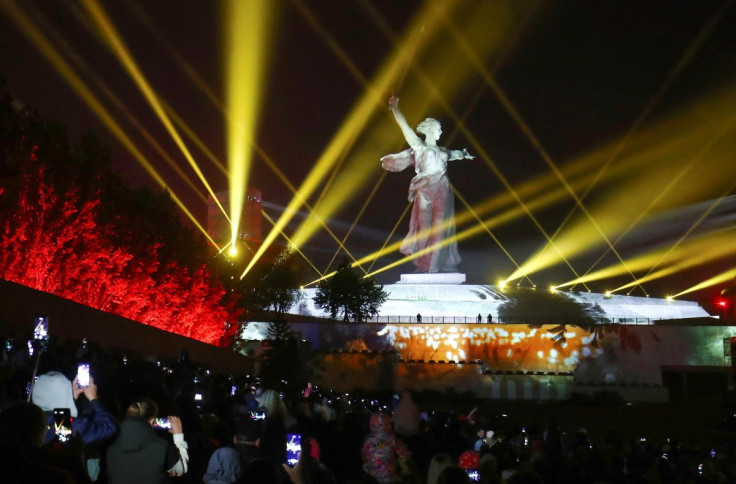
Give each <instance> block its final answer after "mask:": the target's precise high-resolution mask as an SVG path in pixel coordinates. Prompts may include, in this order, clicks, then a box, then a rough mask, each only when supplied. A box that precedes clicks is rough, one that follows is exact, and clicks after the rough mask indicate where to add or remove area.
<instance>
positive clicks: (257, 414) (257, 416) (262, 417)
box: [250, 412, 266, 420]
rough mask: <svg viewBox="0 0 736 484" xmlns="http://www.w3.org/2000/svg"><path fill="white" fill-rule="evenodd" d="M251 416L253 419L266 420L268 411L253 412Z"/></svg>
mask: <svg viewBox="0 0 736 484" xmlns="http://www.w3.org/2000/svg"><path fill="white" fill-rule="evenodd" d="M250 418H252V419H253V420H266V412H251V413H250Z"/></svg>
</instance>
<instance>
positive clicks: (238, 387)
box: [0, 337, 736, 484]
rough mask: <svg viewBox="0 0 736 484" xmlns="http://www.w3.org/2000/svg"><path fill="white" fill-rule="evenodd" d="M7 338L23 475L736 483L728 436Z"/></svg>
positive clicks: (16, 448) (10, 428)
mask: <svg viewBox="0 0 736 484" xmlns="http://www.w3.org/2000/svg"><path fill="white" fill-rule="evenodd" d="M3 341H5V345H4V349H3V355H2V364H1V365H0V469H2V479H1V480H2V482H7V483H16V482H17V483H27V482H49V483H56V482H60V483H89V482H96V483H111V484H117V483H135V484H145V483H159V482H181V483H189V482H192V483H194V482H196V483H200V482H204V483H218V484H219V483H223V484H224V483H285V484H288V483H297V484H300V483H301V484H305V483H315V484H317V483H423V482H426V483H429V484H436V483H468V482H486V483H502V482H508V483H608V482H610V483H639V482H656V483H669V482H672V483H678V482H683V483H689V482H714V483H725V482H736V465H734V464H735V463H736V459H734V453H733V451H732V449H731V448H730V447H729V446H728V445H726V443H723V445H720V446H718V447H711V446H710V445H708V446H707V447H704V446H703V445H699V444H697V443H695V441H692V442H691V441H688V442H678V441H677V440H675V439H671V440H669V441H666V442H658V443H655V442H652V441H650V440H647V439H645V438H637V439H636V440H632V439H630V438H628V437H624V436H622V435H618V434H617V433H616V432H615V431H613V430H611V431H609V432H608V433H605V434H603V435H589V434H588V433H587V432H586V431H585V430H584V429H580V428H577V429H572V430H571V429H563V428H560V427H559V426H558V425H556V424H555V423H554V422H550V421H544V419H543V418H541V416H540V421H539V422H534V423H526V424H527V426H525V423H524V422H518V421H516V420H515V419H514V418H513V417H512V416H507V415H504V416H502V417H501V416H498V415H494V413H493V411H492V408H493V406H492V405H483V404H482V402H474V401H468V402H466V403H465V405H461V406H462V407H463V408H457V409H456V410H448V409H447V408H443V409H439V407H438V408H421V407H422V405H421V404H420V405H417V403H415V402H414V400H413V397H412V394H411V392H409V391H403V392H400V393H397V394H388V395H382V396H378V394H369V393H360V394H358V393H351V394H346V393H338V392H335V391H331V390H329V389H324V388H318V387H316V386H313V385H312V384H311V383H306V382H305V383H304V384H303V385H302V384H295V382H285V381H282V382H277V383H273V382H270V383H269V384H265V383H264V382H261V381H260V379H259V378H258V377H255V376H249V375H228V374H223V373H220V372H216V371H211V370H209V369H207V368H204V367H200V366H198V365H197V364H196V362H192V361H190V359H189V358H188V356H187V354H186V353H185V352H182V355H181V356H180V357H179V358H178V360H176V361H159V360H157V359H155V358H146V357H141V356H136V355H132V354H123V353H120V352H116V351H112V350H110V349H106V348H101V347H98V346H96V345H94V344H93V343H88V342H87V341H67V342H65V343H63V344H61V343H58V342H56V343H55V342H54V341H53V340H52V341H51V343H50V344H49V345H48V346H47V347H46V348H37V347H34V344H33V342H32V340H31V342H30V343H27V342H26V340H23V341H22V344H20V343H18V342H16V341H14V340H13V338H12V337H7V338H3ZM80 364H83V365H85V367H86V366H87V365H88V368H89V369H90V375H89V378H88V379H87V378H86V375H81V374H79V373H78V368H79V365H80ZM82 379H83V380H84V381H81V380H82ZM479 403H481V404H480V405H479ZM459 407H460V406H459Z"/></svg>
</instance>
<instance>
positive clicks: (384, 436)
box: [362, 413, 411, 482]
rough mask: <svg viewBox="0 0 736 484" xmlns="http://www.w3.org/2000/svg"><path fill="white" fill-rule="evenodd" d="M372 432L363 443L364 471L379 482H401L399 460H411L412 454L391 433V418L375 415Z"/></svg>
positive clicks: (372, 419) (372, 416) (371, 426)
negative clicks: (394, 480)
mask: <svg viewBox="0 0 736 484" xmlns="http://www.w3.org/2000/svg"><path fill="white" fill-rule="evenodd" d="M370 430H371V434H370V435H369V436H368V437H366V439H365V442H364V443H363V449H362V454H363V469H364V470H365V471H366V472H367V473H368V474H370V475H371V476H373V477H374V478H376V479H377V480H378V481H379V482H393V481H392V479H396V480H399V481H400V475H399V465H398V462H399V459H410V458H411V453H410V452H409V450H408V449H407V448H406V446H405V445H404V443H403V442H402V441H400V440H399V439H397V438H396V437H395V436H394V434H393V432H392V431H391V417H389V416H388V415H384V414H382V413H374V414H373V415H371V420H370Z"/></svg>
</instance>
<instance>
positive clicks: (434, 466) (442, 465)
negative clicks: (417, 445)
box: [427, 454, 455, 484]
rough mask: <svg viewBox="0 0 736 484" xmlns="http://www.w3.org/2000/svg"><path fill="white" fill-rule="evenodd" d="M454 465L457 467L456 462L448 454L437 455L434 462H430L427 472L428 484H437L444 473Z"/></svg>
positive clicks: (433, 459) (433, 458)
mask: <svg viewBox="0 0 736 484" xmlns="http://www.w3.org/2000/svg"><path fill="white" fill-rule="evenodd" d="M453 465H455V462H454V461H453V460H452V457H450V456H449V455H447V454H437V455H435V456H434V457H432V462H430V464H429V470H428V471H427V484H437V482H438V481H439V477H440V474H442V471H444V470H445V469H446V468H448V467H451V466H453Z"/></svg>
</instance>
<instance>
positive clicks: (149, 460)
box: [107, 398, 189, 484]
mask: <svg viewBox="0 0 736 484" xmlns="http://www.w3.org/2000/svg"><path fill="white" fill-rule="evenodd" d="M157 416H158V405H157V404H156V402H154V401H153V400H151V399H150V398H139V399H137V400H135V401H134V402H133V403H131V404H130V406H129V407H128V410H127V412H126V417H125V420H123V423H122V424H120V434H118V437H117V438H116V439H115V441H114V442H113V443H112V445H110V448H109V449H108V450H107V479H108V482H109V483H110V484H128V483H131V482H134V483H136V484H147V483H151V484H153V483H160V482H165V481H166V479H167V478H168V476H180V475H182V474H184V473H186V471H187V469H188V465H189V452H188V447H187V443H186V441H185V440H184V432H183V430H182V425H181V420H180V419H179V417H174V416H169V421H170V422H171V429H170V430H169V433H171V434H172V435H173V444H172V443H171V442H169V441H167V440H166V439H164V438H163V437H161V436H159V435H158V434H157V432H156V430H154V428H153V422H154V420H155V419H156V417H157Z"/></svg>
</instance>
